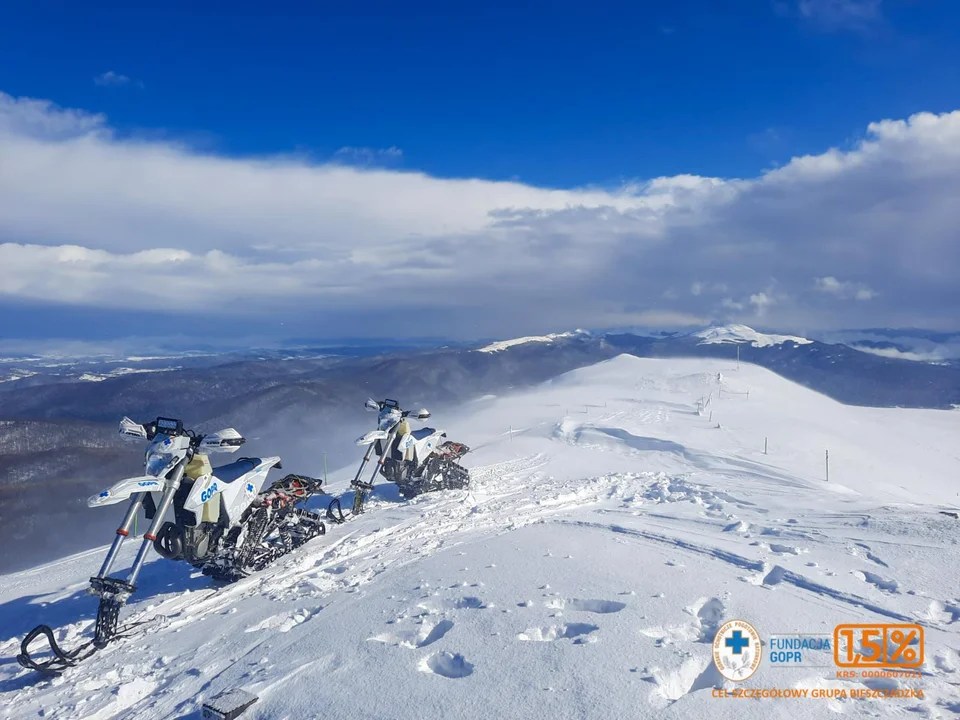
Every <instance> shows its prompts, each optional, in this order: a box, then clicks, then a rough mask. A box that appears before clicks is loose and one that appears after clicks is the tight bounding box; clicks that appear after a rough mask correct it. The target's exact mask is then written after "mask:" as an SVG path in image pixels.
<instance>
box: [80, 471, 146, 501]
mask: <svg viewBox="0 0 960 720" xmlns="http://www.w3.org/2000/svg"><path fill="white" fill-rule="evenodd" d="M162 491H163V480H162V479H161V478H157V477H153V476H151V475H141V476H139V477H132V478H126V479H125V480H121V481H120V482H118V483H115V484H114V485H111V486H110V487H109V488H107V489H106V490H104V491H103V492H100V493H97V494H96V495H91V496H90V497H89V498H88V499H87V507H100V506H102V505H114V504H116V503H118V502H123V501H124V500H126V499H127V498H129V497H130V496H131V495H133V494H134V493H140V492H162Z"/></svg>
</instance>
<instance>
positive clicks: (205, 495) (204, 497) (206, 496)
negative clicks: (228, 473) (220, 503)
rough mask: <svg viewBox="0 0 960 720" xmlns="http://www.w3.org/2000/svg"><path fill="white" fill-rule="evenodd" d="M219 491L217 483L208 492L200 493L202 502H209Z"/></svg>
mask: <svg viewBox="0 0 960 720" xmlns="http://www.w3.org/2000/svg"><path fill="white" fill-rule="evenodd" d="M218 489H219V487H218V486H217V483H214V484H213V485H211V486H210V487H208V488H207V489H206V490H204V491H203V492H202V493H200V502H206V501H207V500H209V499H210V498H212V497H213V494H214V493H215V492H217V490H218Z"/></svg>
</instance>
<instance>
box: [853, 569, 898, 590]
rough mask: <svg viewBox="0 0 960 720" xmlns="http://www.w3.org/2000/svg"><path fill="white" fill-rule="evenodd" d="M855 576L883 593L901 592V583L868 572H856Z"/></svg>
mask: <svg viewBox="0 0 960 720" xmlns="http://www.w3.org/2000/svg"><path fill="white" fill-rule="evenodd" d="M853 574H854V576H855V577H857V578H859V579H860V580H863V582H866V583H870V584H871V585H873V586H874V587H876V588H877V589H878V590H880V591H881V592H885V593H897V592H898V591H899V588H900V583H898V582H897V581H896V580H888V579H887V578H883V577H880V576H879V575H874V574H873V573H871V572H867V571H866V570H855V571H854V572H853Z"/></svg>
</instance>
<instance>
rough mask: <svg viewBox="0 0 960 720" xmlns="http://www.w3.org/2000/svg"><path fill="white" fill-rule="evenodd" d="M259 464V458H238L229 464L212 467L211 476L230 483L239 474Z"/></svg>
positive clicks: (245, 472) (244, 473) (243, 473)
mask: <svg viewBox="0 0 960 720" xmlns="http://www.w3.org/2000/svg"><path fill="white" fill-rule="evenodd" d="M259 464H260V458H240V459H239V460H237V461H236V462H232V463H230V464H229V465H221V466H220V467H217V468H214V469H213V476H214V477H215V478H216V479H217V480H219V481H220V482H224V483H232V482H233V481H234V480H236V479H237V478H238V477H240V476H241V475H246V474H247V473H248V472H250V471H251V470H253V469H254V468H256V467H257V466H258V465H259Z"/></svg>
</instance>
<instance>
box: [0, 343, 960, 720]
mask: <svg viewBox="0 0 960 720" xmlns="http://www.w3.org/2000/svg"><path fill="white" fill-rule="evenodd" d="M718 375H719V376H721V377H720V379H719V380H718ZM720 382H722V383H723V388H724V390H723V392H722V393H720V392H719V390H720V385H719V384H718V383H720ZM731 387H732V388H735V389H749V391H750V394H749V398H747V396H746V395H736V394H733V393H732V392H730V391H729V390H728V388H731ZM728 393H729V394H728ZM705 398H711V399H710V402H709V405H708V409H707V410H706V411H698V407H699V406H700V405H701V404H702V402H703V400H704V399H705ZM711 413H712V416H711ZM443 426H444V427H445V428H446V429H447V430H448V432H449V435H450V437H452V438H456V439H458V440H462V441H464V442H466V443H467V444H469V445H471V447H472V448H473V451H472V452H471V453H470V454H468V455H467V456H466V457H465V458H464V461H465V464H467V465H468V466H470V467H471V471H472V476H473V485H472V487H471V489H470V490H469V491H461V492H451V493H447V494H442V495H441V494H438V495H433V496H424V497H421V498H418V499H416V500H414V501H412V502H401V501H400V499H399V497H398V496H397V494H396V491H395V490H394V489H393V488H392V487H390V486H385V485H383V486H380V487H379V489H378V491H377V493H375V495H374V498H373V500H372V502H371V504H370V506H369V512H368V513H367V514H365V515H362V516H360V517H358V518H357V519H355V520H352V521H351V522H350V523H348V524H346V525H343V526H339V527H332V528H330V531H329V533H328V534H327V535H326V536H323V537H320V538H317V539H315V540H313V541H311V542H310V543H308V544H307V545H306V546H304V547H303V548H301V549H300V550H299V551H298V552H296V553H295V554H293V555H291V556H288V557H287V558H284V559H283V560H281V561H280V562H278V563H276V564H275V565H274V566H272V567H270V568H268V569H267V570H265V571H263V572H260V573H257V574H255V575H253V576H251V577H249V578H246V579H244V580H242V581H240V582H238V583H236V584H234V585H230V586H226V587H218V586H216V585H214V584H213V583H212V582H211V581H210V580H209V579H208V578H205V577H203V576H201V575H200V574H199V573H196V572H193V571H191V570H190V568H188V567H187V566H184V565H183V564H182V563H180V564H178V563H171V562H169V561H165V560H161V559H156V558H155V556H153V557H154V558H155V559H153V560H152V561H150V562H149V563H148V564H147V566H146V567H145V569H144V572H143V575H142V579H141V583H140V588H139V589H138V592H137V594H136V595H135V596H134V597H133V600H132V602H131V604H130V605H129V607H128V608H127V610H126V611H125V615H124V621H130V620H132V621H136V620H147V619H151V618H153V619H155V621H156V624H155V625H151V626H149V631H148V632H144V633H143V634H141V635H140V636H138V637H137V638H135V639H130V640H126V641H122V642H119V643H117V644H116V645H115V646H111V647H109V648H108V649H107V650H105V651H104V652H102V653H100V654H98V655H96V656H94V657H93V658H91V659H90V660H89V661H88V662H87V663H85V664H84V665H83V666H81V667H78V668H76V669H75V670H73V671H71V672H70V674H69V675H68V676H65V677H64V678H61V679H57V680H53V681H46V680H40V679H38V678H37V677H36V676H31V675H29V674H26V673H25V672H21V671H20V669H19V667H18V666H17V665H16V663H15V662H13V661H12V657H13V655H14V654H15V653H16V652H17V647H18V643H19V640H20V638H21V637H22V635H23V634H24V633H25V632H26V631H27V630H29V629H30V628H32V627H33V626H34V625H36V624H37V623H38V622H41V621H43V622H47V623H50V624H52V625H54V626H55V627H58V628H62V631H61V637H62V641H63V644H64V645H65V646H66V647H68V648H70V647H73V646H75V645H76V644H77V643H78V641H79V639H80V638H81V637H82V636H84V634H85V633H89V631H90V625H91V623H92V620H93V613H94V612H95V602H94V600H93V599H92V598H90V597H89V596H87V595H86V594H85V593H84V589H85V587H86V584H87V578H88V577H89V576H90V575H91V574H93V573H94V572H96V569H97V567H98V566H99V564H100V562H101V560H102V552H103V551H102V550H99V551H93V552H88V553H83V554H81V555H78V556H74V557H72V558H67V559H65V560H63V561H60V562H57V563H52V564H49V565H47V566H44V567H39V568H34V569H32V570H30V571H26V572H22V573H16V574H11V575H8V576H5V577H3V579H2V580H3V581H2V583H0V620H2V622H0V628H2V634H0V657H2V658H3V659H4V660H5V662H3V663H0V692H2V693H3V695H4V700H5V703H4V710H3V717H4V718H10V719H11V720H20V719H21V718H28V717H37V716H38V714H42V715H44V716H47V717H56V718H58V719H63V720H79V719H80V718H98V719H100V720H107V719H108V718H116V719H118V720H120V719H122V720H134V719H135V718H145V717H157V718H178V719H180V718H183V719H188V718H189V719H190V720H199V703H200V702H201V701H202V700H203V698H205V697H209V696H210V695H213V694H215V693H217V692H219V691H221V690H224V689H227V688H231V687H239V688H242V689H244V690H247V691H249V692H253V693H254V694H256V695H259V697H260V701H259V702H258V703H257V704H256V705H255V706H253V708H251V710H250V711H248V712H247V713H246V714H245V715H244V716H243V718H244V719H246V718H248V717H249V718H250V720H258V719H259V720H265V719H266V718H278V719H279V718H309V717H331V718H337V719H338V720H340V719H341V718H346V719H352V718H401V719H407V718H409V719H411V720H413V719H414V718H416V719H432V718H443V717H452V716H453V715H454V714H455V715H457V716H461V717H486V716H495V717H503V718H534V719H535V720H541V719H542V720H547V718H549V719H550V720H554V719H555V718H583V717H586V718H598V719H602V720H609V719H610V718H627V717H651V716H653V717H670V718H677V719H678V720H679V719H680V718H701V717H724V718H734V717H737V718H742V717H744V716H746V717H748V718H769V717H773V718H788V717H791V718H792V717H797V712H798V710H800V712H802V715H803V717H805V718H807V717H812V718H834V717H836V715H837V714H843V715H845V716H853V717H868V716H869V717H875V716H876V715H877V714H878V713H880V714H881V715H885V714H890V715H894V716H902V717H906V716H907V715H909V716H910V717H913V716H920V717H930V718H947V717H951V716H953V714H954V712H955V709H956V708H957V707H958V706H960V705H958V704H960V654H958V648H960V586H958V585H957V581H956V574H955V571H956V538H957V533H958V524H957V520H956V519H954V518H953V517H950V516H948V515H945V514H942V513H941V509H944V508H946V507H948V506H952V504H953V503H955V501H956V498H955V495H956V488H955V482H954V478H956V477H957V476H958V475H960V467H958V465H960V461H958V460H957V458H956V456H955V451H953V450H952V448H953V447H955V444H954V443H952V440H953V439H955V438H956V437H958V436H960V414H958V413H954V412H948V411H931V410H897V409H872V408H861V407H849V406H844V405H840V404H838V403H836V402H834V401H832V400H829V399H828V398H826V397H824V396H822V395H818V394H817V393H814V392H811V391H809V390H807V389H805V388H802V387H800V386H798V385H795V384H793V383H790V382H787V381H786V380H784V379H782V378H780V377H778V376H776V375H774V374H772V373H770V372H768V371H766V370H762V369H760V368H758V367H756V366H752V365H749V364H746V363H742V364H741V366H740V370H739V371H737V370H734V369H733V368H732V367H731V363H730V362H729V361H718V360H701V359H682V360H677V359H670V360H661V359H640V358H634V357H630V356H620V357H617V358H614V359H613V360H610V361H606V362H603V363H599V364H597V365H595V366H592V367H588V368H581V369H580V370H577V371H574V372H572V373H568V374H566V375H564V376H561V377H560V378H558V379H557V380H556V381H554V382H551V383H547V384H545V385H543V386H541V387H540V388H537V389H535V390H533V391H531V392H526V393H522V394H517V395H512V396H500V397H497V398H487V399H485V401H484V402H482V403H476V404H472V405H471V406H470V407H469V408H466V409H464V410H463V414H462V415H461V416H459V417H448V418H444V421H443ZM765 437H766V438H768V439H769V451H768V454H764V452H763V448H764V438H765ZM827 447H829V450H830V458H831V463H832V464H831V477H830V482H829V483H828V482H825V481H824V478H823V459H824V458H823V451H824V448H827ZM298 470H300V469H299V468H297V469H294V468H291V469H290V471H294V472H295V471H298ZM302 470H303V471H304V472H308V473H309V472H311V471H314V472H315V473H316V468H302ZM354 470H355V468H353V467H350V468H345V469H343V470H342V471H339V472H336V473H333V474H332V476H331V488H332V491H333V492H339V491H345V490H346V487H347V483H348V481H349V478H350V477H352V475H353V471H354ZM344 497H347V496H346V495H345V496H344ZM346 505H347V503H345V506H346ZM114 510H115V512H114V514H115V515H116V514H119V513H120V512H121V511H120V509H118V508H115V509H114ZM90 512H95V511H92V510H91V511H90ZM112 519H113V518H111V520H112ZM105 526H107V527H109V526H110V522H109V521H107V520H105ZM142 527H143V525H142V523H141V529H142ZM141 531H142V530H141ZM105 539H106V538H105ZM135 549H136V548H135V547H133V546H128V547H127V548H125V560H126V562H127V563H129V561H130V559H131V558H132V556H133V554H134V551H135ZM121 565H122V563H121ZM732 618H742V619H745V620H748V621H749V622H751V623H753V624H754V625H755V626H756V627H757V628H758V630H759V631H760V632H761V634H762V635H763V636H764V637H769V636H770V635H771V634H774V633H787V632H814V633H817V632H827V633H829V632H831V631H832V628H833V627H834V626H835V625H836V624H839V623H858V622H906V621H909V622H919V623H922V624H923V626H924V631H925V636H926V646H925V654H926V662H925V664H924V666H923V668H922V670H923V673H924V677H923V679H922V680H920V681H910V680H896V679H894V680H890V679H883V680H875V679H874V680H871V679H844V680H841V679H838V678H837V677H836V674H835V669H834V668H829V667H828V668H823V667H807V668H791V669H784V668H778V667H776V666H775V665H773V664H771V663H770V662H769V661H768V660H767V659H766V658H765V659H764V661H763V662H762V663H761V666H760V669H759V670H758V674H757V676H755V677H756V679H755V680H754V679H751V681H749V682H748V683H745V684H746V685H749V686H751V687H772V686H779V687H794V688H808V689H810V688H843V689H847V690H856V689H864V688H872V687H879V686H882V687H888V686H891V685H890V684H891V683H892V684H893V686H896V687H922V688H923V690H924V694H925V697H924V698H923V699H889V700H876V701H869V700H837V699H834V700H815V701H814V700H810V701H807V702H805V703H803V704H802V705H799V704H797V703H795V702H789V701H776V700H760V701H753V702H751V703H743V702H736V701H722V700H717V699H715V698H712V697H711V692H710V691H711V688H714V687H722V686H724V681H723V679H722V678H721V677H720V676H719V675H718V673H717V672H716V670H715V669H714V668H713V664H712V661H711V652H710V649H711V646H710V642H711V641H712V639H713V636H714V634H715V633H716V630H717V628H718V627H719V625H720V624H721V623H722V622H724V621H725V620H728V619H732ZM345 687H348V688H350V691H349V692H344V688H345ZM726 687H728V688H729V687H732V685H731V684H727V685H726ZM908 711H909V712H908Z"/></svg>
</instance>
